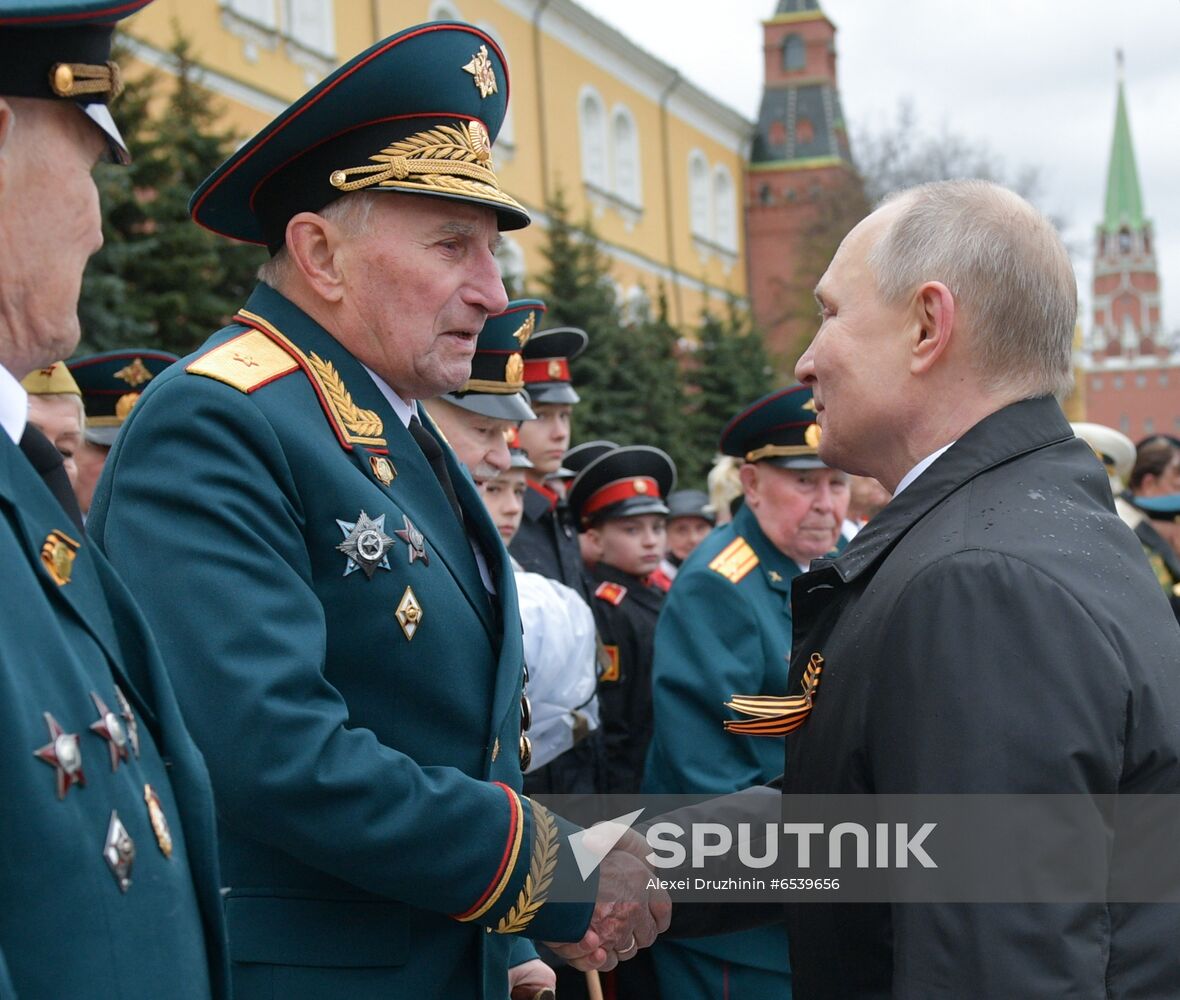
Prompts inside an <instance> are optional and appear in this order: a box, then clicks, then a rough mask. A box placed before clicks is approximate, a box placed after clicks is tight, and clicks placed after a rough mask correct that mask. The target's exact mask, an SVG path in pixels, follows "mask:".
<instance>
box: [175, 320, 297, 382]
mask: <svg viewBox="0 0 1180 1000" xmlns="http://www.w3.org/2000/svg"><path fill="white" fill-rule="evenodd" d="M298 367H299V362H298V361H296V360H295V359H294V358H293V357H291V355H289V354H288V353H287V352H286V351H284V350H283V349H282V348H281V347H280V346H279V345H278V344H276V343H275V342H274V341H273V340H271V339H270V338H269V337H268V336H267V335H266V334H265V333H261V332H260V331H258V330H247V331H246V332H245V333H243V334H241V335H240V336H237V337H234V338H233V340H227V341H226V342H225V343H224V344H222V345H221V346H220V347H215V348H213V350H211V351H209V352H208V353H206V354H202V355H201V356H200V357H199V358H197V359H196V360H195V361H190V362H189V363H188V365H187V366H186V367H185V371H187V372H188V373H189V374H190V375H204V376H205V377H206V378H211V379H216V380H217V381H218V382H224V383H225V384H226V385H231V386H233V387H234V388H235V389H237V390H238V392H247V393H249V392H253V391H254V390H255V389H259V388H261V387H262V386H264V385H266V384H267V383H268V382H273V381H274V380H275V379H277V378H282V377H283V376H284V375H289V374H291V372H293V371H295V370H296V369H297V368H298Z"/></svg>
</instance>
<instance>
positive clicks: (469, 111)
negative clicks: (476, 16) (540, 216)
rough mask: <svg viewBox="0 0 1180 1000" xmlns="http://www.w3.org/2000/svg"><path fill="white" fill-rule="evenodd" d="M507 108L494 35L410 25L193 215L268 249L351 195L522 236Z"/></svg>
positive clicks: (346, 74)
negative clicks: (481, 217) (503, 133)
mask: <svg viewBox="0 0 1180 1000" xmlns="http://www.w3.org/2000/svg"><path fill="white" fill-rule="evenodd" d="M0 2H3V0H0ZM507 106H508V72H507V67H506V66H505V64H504V56H503V54H502V53H501V52H500V49H499V47H498V46H497V45H496V43H495V41H493V40H492V38H491V36H490V35H488V34H487V33H486V32H484V31H482V30H480V29H479V28H476V27H474V26H473V25H470V24H461V23H459V22H444V21H435V22H431V23H429V24H420V25H417V26H415V27H412V28H407V29H405V30H404V31H400V32H398V33H397V34H395V35H391V36H390V37H389V38H385V39H382V40H381V41H380V42H377V43H376V44H375V45H373V46H371V47H370V48H368V49H366V50H365V51H364V52H362V53H360V54H359V55H357V56H354V57H353V58H352V59H350V60H349V61H348V62H346V63H345V64H344V65H343V66H341V67H339V68H338V69H337V70H335V71H334V72H333V73H331V74H330V75H329V76H328V77H326V78H325V79H324V80H323V81H321V82H320V83H318V84H316V86H314V87H313V88H312V89H311V90H309V91H308V92H307V93H306V94H304V95H303V96H302V97H300V98H299V99H298V100H297V101H295V102H294V103H293V104H292V105H291V106H290V107H289V108H287V109H286V110H285V111H283V112H282V114H280V115H279V116H278V117H277V118H275V119H274V121H272V122H271V123H270V124H268V125H267V126H265V127H264V128H263V129H262V131H260V132H259V133H258V134H257V135H255V136H254V137H253V138H251V139H250V140H248V141H247V142H246V143H245V144H244V145H242V146H241V147H240V148H239V149H238V150H237V152H235V153H234V154H233V155H232V156H230V157H229V159H227V160H226V161H225V162H224V163H223V164H221V166H219V167H218V168H217V169H216V170H215V171H214V172H213V173H212V174H210V175H209V177H207V178H206V179H205V180H204V181H203V182H202V184H201V185H200V187H198V188H197V190H196V192H195V193H194V194H193V197H192V200H191V201H190V203H189V210H190V211H191V212H192V216H193V218H194V219H195V220H196V221H197V223H198V224H200V225H202V226H204V227H205V228H206V229H210V230H212V231H213V232H216V233H221V234H222V235H224V236H229V237H231V238H233V239H237V240H243V241H245V242H247V243H260V244H264V245H266V246H268V247H269V248H270V249H271V251H272V252H274V251H276V250H277V249H278V248H279V247H281V246H282V244H283V238H284V236H283V234H284V231H285V229H286V225H287V221H288V220H289V219H290V218H291V216H293V215H295V214H296V213H297V212H301V211H312V212H315V211H319V210H320V209H322V208H323V207H324V206H325V205H327V204H329V203H330V202H332V201H334V200H336V199H337V198H339V197H341V196H342V195H344V194H347V193H349V192H351V191H380V192H408V193H412V194H418V195H424V196H429V197H438V198H446V199H450V200H454V201H463V202H469V203H473V204H479V205H487V206H489V207H491V208H493V209H495V210H496V213H497V216H498V218H499V224H500V228H501V229H519V228H521V227H523V226H526V225H528V223H529V216H528V213H527V212H526V211H525V209H524V208H523V207H522V206H521V205H520V204H519V203H517V202H516V201H515V200H514V199H513V198H512V197H511V196H510V195H508V194H507V193H506V192H504V191H502V190H501V189H500V184H499V180H498V179H497V177H496V173H495V167H494V164H493V161H492V144H493V142H494V141H495V139H496V136H497V134H498V133H499V131H500V126H501V124H502V123H503V120H504V114H505V111H506V110H507Z"/></svg>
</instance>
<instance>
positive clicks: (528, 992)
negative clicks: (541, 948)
mask: <svg viewBox="0 0 1180 1000" xmlns="http://www.w3.org/2000/svg"><path fill="white" fill-rule="evenodd" d="M556 989H557V973H556V972H554V971H553V970H552V969H551V968H549V966H547V965H546V964H545V963H544V962H542V961H541V960H540V959H539V958H534V959H533V960H532V961H531V962H521V964H520V965H514V966H513V967H512V968H511V969H509V970H508V993H509V996H510V997H511V998H512V1000H534V998H535V997H536V996H537V994H538V993H540V992H541V991H542V990H551V991H552V990H556ZM551 995H552V994H551Z"/></svg>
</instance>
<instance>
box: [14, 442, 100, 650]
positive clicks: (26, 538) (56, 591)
mask: <svg viewBox="0 0 1180 1000" xmlns="http://www.w3.org/2000/svg"><path fill="white" fill-rule="evenodd" d="M0 439H2V440H0V498H3V500H4V501H5V502H6V503H7V504H8V505H9V506H10V507H11V510H12V513H11V520H12V523H13V527H14V530H15V532H16V534H17V536H18V537H19V539H20V541H21V543H22V545H23V547H24V549H25V552H26V554H27V556H28V559H29V562H30V564H31V565H32V567H33V572H34V573H35V574H36V576H37V577H38V579H40V581H41V586H42V588H43V589H44V590H45V592H46V594H47V595H48V598H49V600H50V602H51V603H54V602H56V603H59V604H63V605H65V606H66V607H68V608H69V609H70V611H71V612H72V613H73V614H74V616H75V617H76V618H77V619H78V621H79V622H80V623H81V624H82V625H83V626H84V627H85V628H86V630H87V631H88V632H89V633H90V634H91V635H92V636H93V637H94V640H95V641H96V642H97V643H98V644H99V646H100V647H101V648H102V650H103V652H104V653H105V654H106V657H107V660H108V661H109V662H110V663H111V664H112V665H113V664H117V663H118V662H119V660H118V658H117V656H116V653H117V648H118V643H117V641H116V638H115V626H114V622H113V621H112V619H111V615H110V610H109V609H108V608H107V606H106V602H105V601H104V599H103V591H102V587H101V585H100V584H99V581H98V580H97V578H96V576H95V569H94V566H93V564H92V562H91V558H92V557H91V549H90V545H91V543H89V542H87V541H86V539H85V537H84V536H83V535H82V534H81V533H80V532H79V531H78V530H77V529H76V528H75V527H74V525H73V523H72V522H71V521H70V519H69V517H68V516H67V515H66V513H65V512H64V511H62V510H61V509H60V505H59V504H58V503H57V501H56V500H55V499H54V498H53V494H51V493H50V492H49V490H48V488H47V487H46V486H45V484H44V483H43V482H42V481H41V478H40V476H38V475H37V473H36V472H35V471H34V470H33V467H32V466H31V465H29V463H28V462H27V461H26V460H25V457H24V456H23V455H22V454H21V452H20V450H19V449H18V448H17V446H16V445H14V444H13V443H12V441H11V440H10V439H9V437H8V436H7V435H6V434H3V433H0ZM55 532H60V533H62V534H64V535H65V536H66V537H67V538H68V539H69V540H70V541H71V542H73V543H76V544H77V548H76V549H75V548H74V546H73V545H70V543H69V542H66V543H65V544H66V545H67V546H69V548H70V549H71V550H72V551H73V552H74V557H73V559H72V560H71V561H70V564H69V576H68V580H67V581H66V582H62V583H58V582H56V581H55V579H54V577H53V575H52V574H51V573H50V571H49V570H48V568H47V567H46V565H45V563H44V562H43V561H42V550H43V548H44V547H45V545H46V544H47V542H50V540H51V536H52V535H53V534H54V533H55Z"/></svg>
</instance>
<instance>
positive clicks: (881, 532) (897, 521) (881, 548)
mask: <svg viewBox="0 0 1180 1000" xmlns="http://www.w3.org/2000/svg"><path fill="white" fill-rule="evenodd" d="M1073 436H1074V433H1073V430H1072V429H1071V428H1070V426H1069V422H1068V421H1067V420H1066V419H1065V414H1063V413H1062V412H1061V407H1060V406H1058V405H1057V401H1056V400H1054V399H1053V398H1052V397H1051V396H1040V397H1038V398H1036V399H1025V400H1021V401H1020V402H1018V403H1012V404H1011V405H1009V406H1005V407H1004V408H1003V409H1001V410H997V411H996V412H995V413H992V414H990V415H989V416H987V417H984V419H983V420H981V421H979V423H977V424H976V425H975V426H974V427H972V428H971V429H970V430H969V431H967V433H966V434H964V435H963V436H962V437H961V438H959V440H958V441H956V442H955V443H954V444H953V445H952V446H951V447H950V448H949V449H948V450H947V451H945V452H944V453H943V454H942V456H941V457H939V459H938V460H937V461H936V462H935V463H934V464H933V465H931V466H930V468H928V469H927V470H926V471H925V472H923V473H922V475H920V476H919V477H918V478H917V479H916V480H914V482H913V483H911V484H910V485H909V486H908V487H907V488H906V489H905V491H904V492H903V493H902V494H901V495H900V496H899V497H898V498H897V499H896V500H895V501H893V502H891V503H889V504H888V505H887V506H886V507H885V509H884V510H883V511H881V513H880V514H878V515H877V516H876V517H874V518H873V519H872V520H871V521H869V523H868V524H867V525H866V526H865V527H864V529H863V530H861V531H860V532H859V533H858V534H857V536H856V538H854V539H853V540H852V543H851V544H850V545H849V546H848V548H847V549H845V550H844V552H843V553H842V554H841V555H840V556H839V557H838V558H836V559H824V560H817V561H816V562H815V563H813V564H812V570H813V571H820V570H834V571H835V572H836V573H837V574H838V575H839V577H840V579H841V580H843V581H844V582H845V583H848V582H850V581H852V580H854V579H856V578H857V577H858V576H860V575H861V574H862V573H864V572H865V571H866V570H867V569H869V568H870V567H871V566H873V565H874V564H875V563H877V562H878V561H879V560H880V559H882V558H883V557H884V556H885V555H886V554H887V553H888V552H889V551H890V549H892V548H893V546H894V545H896V544H897V542H898V541H900V540H901V538H902V537H903V536H904V535H905V534H906V532H907V531H909V530H910V528H911V527H912V526H913V525H914V524H916V523H917V522H918V521H920V520H921V519H922V518H923V517H925V516H926V515H927V514H928V513H929V512H930V511H931V510H933V509H934V508H935V507H937V506H938V505H939V504H940V503H942V501H943V500H945V499H946V498H947V497H949V496H950V495H951V494H952V493H954V492H955V491H957V490H959V489H961V488H962V487H963V486H965V485H967V484H968V483H969V482H971V481H972V480H973V479H975V478H976V477H977V476H979V475H981V474H982V473H984V472H987V471H988V470H989V469H994V468H995V467H996V466H998V465H1003V464H1004V463H1005V462H1009V461H1011V460H1012V459H1014V458H1018V457H1019V456H1021V455H1026V454H1028V453H1029V452H1033V451H1038V450H1039V449H1041V448H1046V447H1048V446H1049V445H1053V444H1059V443H1061V442H1062V441H1068V440H1069V439H1070V438H1072V437H1073Z"/></svg>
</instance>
